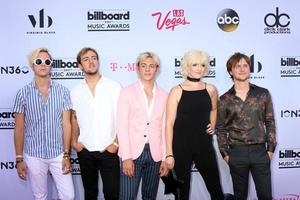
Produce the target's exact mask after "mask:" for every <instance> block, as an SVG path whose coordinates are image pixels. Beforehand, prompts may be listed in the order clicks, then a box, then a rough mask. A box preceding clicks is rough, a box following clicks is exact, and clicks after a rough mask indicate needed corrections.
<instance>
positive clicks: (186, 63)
mask: <svg viewBox="0 0 300 200" xmlns="http://www.w3.org/2000/svg"><path fill="white" fill-rule="evenodd" d="M208 63H209V56H208V54H207V53H206V52H204V51H199V50H190V51H188V52H186V53H185V54H184V56H183V58H182V61H181V69H182V71H181V74H182V76H183V78H185V79H186V77H187V76H188V67H190V66H192V65H194V64H201V65H205V72H204V76H206V75H207V73H208Z"/></svg>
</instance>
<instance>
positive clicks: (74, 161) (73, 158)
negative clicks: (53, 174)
mask: <svg viewBox="0 0 300 200" xmlns="http://www.w3.org/2000/svg"><path fill="white" fill-rule="evenodd" d="M70 162H71V165H72V172H71V173H72V175H81V171H80V166H79V160H78V157H77V153H76V152H75V151H71V152H70Z"/></svg>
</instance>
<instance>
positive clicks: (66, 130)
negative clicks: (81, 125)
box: [62, 110, 71, 174]
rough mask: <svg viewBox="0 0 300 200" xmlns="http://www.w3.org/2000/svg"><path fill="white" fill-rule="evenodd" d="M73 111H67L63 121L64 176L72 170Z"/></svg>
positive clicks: (64, 112) (63, 115)
mask: <svg viewBox="0 0 300 200" xmlns="http://www.w3.org/2000/svg"><path fill="white" fill-rule="evenodd" d="M70 117H71V111H70V110H65V111H63V114H62V119H63V126H62V129H63V144H64V155H63V161H62V170H63V173H64V174H67V173H69V172H70V170H71V162H70V156H69V151H70V142H71V122H70Z"/></svg>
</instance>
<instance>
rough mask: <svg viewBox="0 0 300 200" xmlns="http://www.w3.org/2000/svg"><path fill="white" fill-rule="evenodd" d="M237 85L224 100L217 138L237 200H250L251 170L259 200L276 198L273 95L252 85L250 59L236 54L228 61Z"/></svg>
mask: <svg viewBox="0 0 300 200" xmlns="http://www.w3.org/2000/svg"><path fill="white" fill-rule="evenodd" d="M227 71H228V73H229V74H230V76H231V78H232V80H233V82H234V85H233V87H232V88H231V89H230V90H228V91H227V92H226V93H225V94H223V95H222V96H221V97H220V102H219V106H218V117H217V126H216V130H217V132H216V133H217V136H218V143H219V148H220V152H221V154H222V156H223V158H224V160H225V161H226V162H227V163H228V164H229V167H230V173H231V176H232V181H233V189H234V199H238V200H244V199H247V194H248V182H249V181H248V180H249V171H250V172H251V174H252V177H253V180H254V183H255V187H256V191H257V196H258V199H264V200H268V199H270V200H271V199H272V189H271V170H270V161H271V159H272V155H273V152H274V150H275V147H276V137H275V133H276V128H275V120H274V112H273V105H272V100H271V95H270V93H269V91H268V90H267V89H265V88H262V87H258V86H256V85H254V84H251V83H250V82H249V76H250V59H249V57H248V56H246V55H244V54H241V53H235V54H234V55H232V56H231V57H230V58H229V60H228V61H227Z"/></svg>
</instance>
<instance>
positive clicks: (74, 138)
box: [71, 110, 84, 152]
mask: <svg viewBox="0 0 300 200" xmlns="http://www.w3.org/2000/svg"><path fill="white" fill-rule="evenodd" d="M79 132H80V130H79V126H78V122H77V116H76V111H75V110H71V145H72V148H73V149H74V150H75V151H76V152H80V151H81V150H82V149H83V148H84V146H83V144H80V143H78V136H79Z"/></svg>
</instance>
